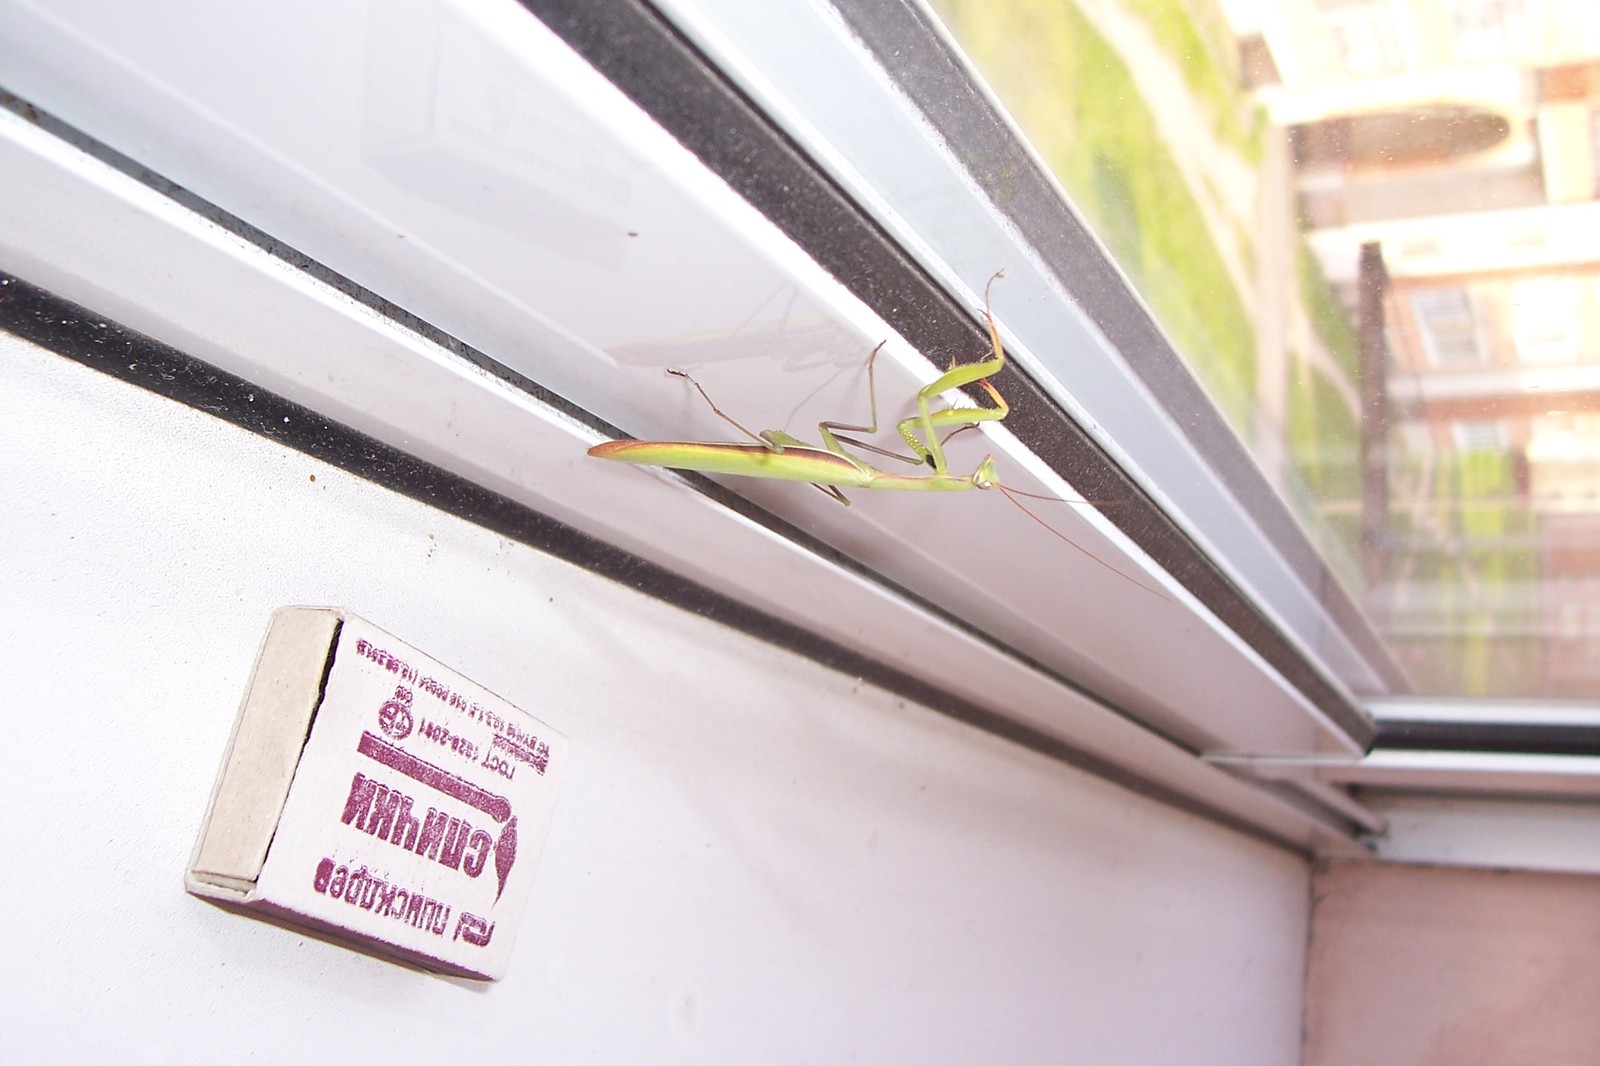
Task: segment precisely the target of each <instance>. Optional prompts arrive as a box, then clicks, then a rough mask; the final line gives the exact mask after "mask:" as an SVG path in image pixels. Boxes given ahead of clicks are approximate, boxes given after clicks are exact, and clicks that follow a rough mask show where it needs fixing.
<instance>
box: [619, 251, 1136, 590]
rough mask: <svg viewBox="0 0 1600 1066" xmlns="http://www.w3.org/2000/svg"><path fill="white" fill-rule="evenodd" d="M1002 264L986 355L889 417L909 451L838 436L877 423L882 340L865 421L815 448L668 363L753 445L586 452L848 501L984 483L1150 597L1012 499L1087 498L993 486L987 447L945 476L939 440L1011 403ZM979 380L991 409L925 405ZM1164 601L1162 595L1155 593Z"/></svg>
mask: <svg viewBox="0 0 1600 1066" xmlns="http://www.w3.org/2000/svg"><path fill="white" fill-rule="evenodd" d="M1003 273H1004V272H996V273H995V275H994V276H993V277H991V278H990V279H989V283H988V285H986V286H985V287H984V290H983V315H984V320H985V321H986V322H987V324H988V327H989V344H990V348H991V350H992V353H993V354H992V355H991V357H990V358H988V359H984V360H982V361H980V362H976V363H967V364H963V365H959V366H955V365H952V366H951V367H950V369H949V370H947V371H945V372H944V373H943V374H941V375H940V376H939V377H938V378H937V379H935V380H934V381H933V382H931V383H930V384H928V385H925V386H924V387H923V388H921V389H919V390H918V391H917V395H916V404H917V413H916V414H915V415H912V416H911V417H909V418H906V419H903V420H901V421H900V422H899V423H898V424H897V425H896V427H895V428H896V430H897V431H898V432H899V434H900V436H901V438H902V439H903V440H904V441H905V442H906V445H907V447H909V448H910V449H911V453H912V454H911V455H902V454H900V453H899V452H894V451H890V450H888V449H887V448H880V447H878V446H876V445H873V444H869V443H867V442H866V441H862V440H858V439H856V438H854V437H850V436H845V435H844V434H845V433H846V432H848V433H865V434H873V433H876V432H877V431H878V390H877V383H876V381H875V380H874V377H873V363H874V362H875V361H876V360H877V357H878V352H879V351H880V350H881V349H882V348H883V344H882V343H880V344H879V345H878V346H877V347H876V348H874V349H873V350H872V354H871V355H870V356H868V357H867V392H868V396H869V397H870V403H871V410H872V420H871V422H870V423H869V424H868V425H864V426H863V425H850V424H847V423H843V422H819V423H817V432H818V433H819V434H820V435H821V437H822V447H820V448H819V447H817V446H816V445H814V444H808V443H807V442H805V441H803V440H800V439H799V438H797V437H794V436H791V435H790V434H788V433H785V432H783V431H781V430H776V429H768V430H763V431H762V432H760V433H753V432H751V431H750V430H749V429H746V428H745V427H744V426H743V425H741V424H740V423H739V422H737V421H735V420H734V419H733V418H732V417H731V416H729V415H728V414H727V413H726V412H724V411H723V410H722V409H721V408H719V407H718V406H717V405H716V402H715V401H713V400H712V399H711V396H710V395H709V394H708V393H707V392H706V390H705V388H704V387H702V386H701V384H700V383H699V382H698V381H696V380H695V379H694V378H693V377H690V376H689V374H687V373H686V372H684V371H682V370H678V369H675V368H668V370H667V373H668V374H671V375H673V376H674V377H680V378H683V379H684V380H686V381H688V382H689V384H690V385H692V386H694V388H695V390H696V391H697V392H699V393H700V396H701V398H702V399H704V400H705V402H706V404H707V405H708V406H709V407H710V408H711V410H712V412H713V413H714V414H716V416H717V417H718V418H721V419H722V420H723V421H724V422H727V423H728V424H729V425H731V426H733V427H734V428H735V429H737V430H738V431H739V432H740V433H743V434H744V435H745V436H746V437H749V438H750V440H751V442H752V443H748V444H746V443H740V442H709V441H669V440H613V441H606V442H605V443H603V444H597V445H595V446H594V447H593V448H590V449H589V454H590V455H592V456H594V457H595V458H597V459H610V460H613V461H614V462H620V463H635V464H638V465H641V466H661V467H667V468H670V469H673V470H695V471H700V472H703V473H711V474H733V475H737V476H741V477H759V478H773V479H779V480H784V481H801V482H805V483H807V484H810V485H812V486H814V487H816V488H818V489H820V490H822V491H823V492H824V493H827V494H828V495H829V496H831V497H833V498H834V499H835V500H837V501H839V502H840V503H842V504H844V505H845V506H846V507H848V506H849V505H850V500H849V498H848V497H846V496H845V494H844V492H843V491H842V490H843V489H847V488H850V489H897V490H900V491H904V492H965V491H968V490H971V489H978V490H980V491H987V490H989V489H999V490H1000V492H1001V494H1003V495H1004V496H1005V497H1006V498H1007V499H1009V500H1010V501H1011V502H1012V503H1013V504H1014V505H1016V507H1017V508H1018V509H1019V510H1021V511H1022V512H1023V513H1024V514H1026V515H1027V516H1028V517H1029V518H1031V519H1033V520H1034V521H1035V522H1037V523H1039V524H1040V525H1041V526H1044V528H1045V529H1047V530H1049V532H1050V533H1051V534H1053V535H1054V536H1056V537H1057V538H1059V539H1060V540H1062V541H1064V542H1065V543H1067V544H1069V545H1071V547H1072V548H1074V549H1075V550H1077V551H1079V552H1082V553H1083V554H1084V555H1086V556H1088V557H1089V558H1090V559H1092V560H1094V561H1095V562H1096V563H1099V564H1100V565H1101V566H1103V567H1105V568H1106V569H1108V570H1110V571H1111V572H1112V573H1115V574H1117V575H1118V576H1120V577H1123V578H1125V579H1127V580H1128V581H1131V582H1133V583H1134V584H1135V585H1138V586H1139V587H1140V588H1142V589H1145V590H1146V591H1147V592H1150V593H1152V594H1153V595H1156V596H1161V593H1159V592H1156V591H1155V590H1154V589H1152V588H1150V587H1149V586H1147V585H1145V584H1144V583H1143V582H1141V581H1139V580H1137V579H1135V578H1133V577H1131V576H1129V575H1128V574H1125V573H1123V572H1122V571H1121V570H1118V569H1117V568H1116V567H1114V566H1112V565H1111V564H1109V563H1107V562H1106V561H1105V560H1103V559H1101V558H1099V557H1098V556H1096V555H1095V554H1094V553H1092V552H1090V551H1089V550H1087V549H1086V548H1084V547H1083V546H1082V545H1080V544H1077V543H1076V542H1074V541H1073V540H1071V539H1070V538H1068V537H1067V536H1065V535H1063V534H1062V533H1060V532H1059V531H1057V530H1056V529H1055V528H1054V527H1052V526H1051V525H1050V524H1049V523H1048V522H1045V521H1044V520H1043V519H1042V518H1040V517H1039V516H1038V515H1036V514H1034V513H1033V512H1032V511H1030V510H1029V509H1028V508H1027V507H1026V506H1025V505H1024V504H1023V503H1022V502H1021V501H1020V500H1018V499H1017V497H1019V496H1024V497H1027V498H1029V499H1041V500H1050V501H1053V502H1078V503H1089V502H1091V501H1087V500H1079V501H1063V500H1060V499H1059V498H1058V497H1054V496H1039V495H1036V494H1034V493H1030V492H1023V491H1021V490H1020V489H1013V488H1009V487H1008V486H1006V485H1003V484H1001V482H1000V480H999V478H998V477H997V476H996V474H995V463H994V456H993V455H986V456H984V457H983V459H982V461H981V462H979V463H978V465H977V468H976V469H975V470H973V472H972V473H970V474H965V475H963V474H953V473H951V472H950V465H949V462H948V461H947V460H946V458H945V453H944V445H945V442H946V441H948V440H949V439H950V437H952V436H954V435H955V434H956V433H960V432H962V431H963V430H966V429H971V428H973V427H974V426H976V425H978V424H979V423H982V422H998V421H1000V420H1001V419H1003V418H1005V417H1006V415H1007V414H1009V413H1010V411H1011V408H1010V407H1009V406H1008V405H1007V404H1006V401H1005V398H1004V397H1002V396H1001V395H1000V392H999V390H998V389H996V388H995V387H994V385H993V384H992V383H991V382H990V381H989V379H990V378H992V377H994V375H996V374H998V373H999V372H1000V371H1001V369H1003V368H1004V367H1005V365H1006V352H1005V346H1004V345H1003V344H1002V343H1001V342H1000V331H999V329H998V328H997V327H996V325H995V320H994V314H993V312H992V310H991V309H990V303H989V293H990V290H991V289H992V288H993V287H994V283H995V281H996V280H998V279H999V278H1000V277H1002V276H1003ZM974 384H975V385H977V386H978V387H979V388H981V389H982V390H983V391H984V392H985V393H986V394H987V395H988V397H989V399H990V400H991V401H992V402H993V404H994V406H993V407H944V408H940V409H937V410H936V409H934V407H933V403H934V401H935V400H937V399H938V398H939V397H940V396H941V395H942V394H944V393H946V392H948V391H949V390H951V389H958V388H962V387H964V386H967V385H974ZM945 429H950V430H951V432H950V433H948V434H946V435H945V436H944V437H942V438H941V436H940V433H941V432H942V431H943V430H945ZM846 445H849V446H850V447H852V448H856V449H859V450H861V451H868V452H873V453H875V454H877V455H883V456H886V457H888V458H890V459H895V460H898V461H900V462H903V463H909V464H911V465H914V466H919V467H927V468H931V471H932V472H931V473H918V474H897V473H891V472H889V471H886V470H880V469H878V468H877V467H875V466H873V465H872V464H871V463H868V462H867V461H866V460H864V459H861V458H859V457H858V456H855V455H852V454H850V453H849V452H848V451H846V450H845V446H846ZM1162 598H1163V599H1165V598H1166V597H1164V596H1163V597H1162Z"/></svg>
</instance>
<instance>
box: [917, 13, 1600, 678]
mask: <svg viewBox="0 0 1600 1066" xmlns="http://www.w3.org/2000/svg"><path fill="white" fill-rule="evenodd" d="M932 3H933V6H934V8H935V9H936V11H937V12H938V13H939V14H940V15H941V17H942V18H943V19H944V20H945V21H946V23H947V25H948V26H949V28H950V30H951V32H952V34H953V35H954V36H955V38H956V40H957V41H958V42H959V43H960V45H961V46H962V47H963V48H964V49H965V50H966V51H967V52H968V54H969V56H970V57H971V59H972V60H973V62H974V64H975V65H976V67H977V68H978V69H979V71H980V72H981V73H982V75H983V76H984V78H985V79H986V80H987V81H988V82H989V83H990V85H991V86H992V88H993V89H994V91H995V93H996V95H997V96H998V98H999V99H1000V100H1001V102H1002V103H1003V104H1004V106H1005V107H1006V108H1007V109H1008V110H1009V111H1010V113H1011V115H1012V116H1013V118H1014V119H1015V120H1016V121H1017V123H1018V125H1019V126H1020V127H1021V128H1022V129H1023V131H1024V132H1025V134H1026V135H1027V136H1028V137H1029V139H1030V140H1031V141H1032V143H1033V145H1034V147H1035V148H1036V149H1037V151H1038V152H1039V154H1040V156H1041V157H1042V159H1043V160H1044V162H1045V164H1046V165H1047V166H1048V167H1049V168H1050V169H1051V171H1052V172H1053V173H1054V174H1055V176H1056V177H1057V179H1058V180H1059V181H1060V182H1061V185H1062V187H1063V188H1064V189H1065V191H1066V194H1067V196H1068V197H1069V198H1070V199H1071V201H1072V202H1073V204H1074V205H1075V206H1076V207H1077V209H1078V210H1079V211H1080V212H1081V213H1082V215H1083V216H1084V217H1085V218H1086V220H1087V221H1088V222H1089V223H1090V225H1091V226H1092V227H1093V228H1094V229H1095V230H1096V232H1097V233H1098V235H1099V236H1100V238H1101V239H1102V241H1104V243H1105V244H1106V246H1107V247H1108V248H1109V249H1110V251H1111V253H1112V255H1113V256H1114V257H1115V258H1116V259H1117V261H1118V262H1119V264H1120V265H1121V266H1122V268H1123V270H1124V272H1125V273H1126V274H1127V276H1128V277H1129V279H1130V280H1131V282H1132V284H1133V285H1134V286H1135V288H1136V289H1137V290H1138V291H1139V293H1140V294H1141V296H1142V297H1143V298H1144V300H1145V301H1146V303H1147V305H1148V306H1149V307H1150V309H1151V311H1152V313H1153V314H1154V316H1155V318H1156V319H1157V320H1158V321H1159V322H1160V323H1161V325H1162V327H1163V328H1164V330H1165V331H1166V333H1167V335H1168V337H1169V338H1170V339H1171V340H1172V342H1173V345H1174V347H1175V348H1176V349H1177V350H1178V352H1179V353H1180V354H1181V355H1182V356H1183V357H1184V359H1185V360H1186V361H1187V362H1188V363H1189V365H1190V367H1191V368H1192V370H1193V371H1194V373H1195V375H1196V376H1197V377H1198V378H1199V379H1200V381H1201V382H1202V383H1203V384H1204V385H1205V386H1206V387H1207V389H1208V390H1209V392H1210V394H1211V396H1212V398H1213V400H1214V401H1215V403H1216V404H1217V406H1218V408H1219V409H1220V410H1221V411H1222V412H1223V413H1224V415H1225V417H1226V418H1227V420H1228V421H1229V422H1230V423H1231V425H1232V426H1233V428H1234V430H1235V431H1236V432H1237V433H1238V435H1239V437H1240V438H1241V440H1242V441H1244V442H1245V444H1246V445H1247V446H1248V447H1250V448H1251V449H1252V451H1253V453H1254V454H1255V455H1256V457H1257V460H1258V462H1259V463H1260V465H1261V467H1262V469H1263V471H1265V472H1266V473H1267V475H1268V476H1269V477H1270V478H1271V479H1272V480H1273V482H1274V483H1275V484H1276V485H1277V487H1278V489H1279V491H1280V493H1281V494H1282V496H1283V498H1284V499H1285V500H1286V501H1288V502H1289V503H1290V505H1291V506H1292V507H1293V508H1294V509H1295V511H1296V513H1297V514H1298V515H1299V516H1300V518H1301V520H1302V522H1303V523H1304V525H1305V527H1306V529H1307V531H1308V532H1309V533H1310V534H1311V535H1312V537H1313V539H1314V540H1315V541H1316V543H1318V544H1319V545H1320V546H1321V547H1322V549H1323V551H1324V553H1325V556H1326V559H1327V561H1328V563H1329V565H1330V567H1331V568H1332V569H1333V570H1334V572H1335V573H1336V574H1338V575H1339V576H1340V578H1341V579H1342V580H1343V581H1344V582H1345V583H1346V585H1347V587H1348V590H1349V591H1350V593H1351V594H1352V595H1353V597H1354V598H1355V599H1356V600H1357V601H1358V602H1360V603H1362V604H1363V605H1364V607H1365V610H1366V612H1367V614H1368V617H1369V619H1370V621H1371V622H1372V624H1373V625H1374V626H1375V627H1376V628H1377V630H1378V631H1379V632H1380V633H1381V634H1382V635H1383V637H1384V638H1385V639H1386V641H1387V642H1388V644H1389V646H1390V648H1391V650H1392V651H1393V653H1394V654H1395V656H1396V657H1397V659H1398V660H1399V661H1400V662H1401V663H1402V664H1403V666H1404V667H1405V669H1406V670H1407V671H1409V673H1410V676H1411V678H1412V679H1413V681H1414V682H1415V685H1416V687H1417V688H1418V689H1419V690H1421V691H1423V692H1432V693H1440V694H1451V695H1471V694H1484V695H1490V694H1492V695H1500V696H1574V697H1584V698H1590V699H1592V698H1597V697H1600V547H1596V545H1600V252H1597V251H1596V249H1600V201H1597V199H1596V190H1597V189H1600V178H1597V174H1600V166H1597V164H1596V162H1595V160H1596V159H1600V120H1597V119H1596V118H1595V116H1596V115H1597V114H1600V35H1597V33H1596V27H1597V26H1600V21H1597V19H1600V16H1597V15H1596V14H1595V12H1594V10H1592V9H1591V8H1590V6H1588V5H1572V4H1563V3H1557V2H1555V0H1443V2H1439V0H1289V2H1284V3H1265V2H1252V0H932ZM1364 291H1367V292H1376V293H1381V299H1379V300H1378V301H1377V302H1375V303H1374V302H1372V301H1370V300H1369V301H1368V305H1369V306H1370V307H1373V308H1381V311H1377V312H1375V313H1369V316H1368V320H1367V321H1366V322H1363V321H1361V318H1360V313H1359V308H1360V307H1361V306H1362V300H1361V294H1362V293H1363V292H1364ZM1364 331H1366V334H1365V335H1370V336H1373V337H1375V338H1378V342H1377V343H1376V344H1374V345H1369V346H1368V350H1369V351H1370V352H1372V353H1374V354H1373V355H1371V356H1369V357H1368V358H1367V359H1366V360H1365V361H1363V358H1362V354H1361V353H1362V350H1363V346H1362V344H1361V338H1362V337H1363V336H1364ZM1378 352H1381V353H1383V354H1382V355H1378V354H1376V353H1378ZM1373 397H1376V400H1374V399H1373ZM1179 414H1180V415H1181V412H1179Z"/></svg>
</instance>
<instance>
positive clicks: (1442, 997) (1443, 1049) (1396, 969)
mask: <svg viewBox="0 0 1600 1066" xmlns="http://www.w3.org/2000/svg"><path fill="white" fill-rule="evenodd" d="M1313 906H1314V912H1313V918H1312V926H1311V949H1310V954H1309V964H1308V965H1309V970H1308V975H1307V985H1306V1047H1305V1058H1304V1066H1372V1064H1374V1063H1381V1064H1383V1066H1434V1064H1439V1066H1445V1064H1449V1066H1489V1064H1494V1066H1500V1064H1508V1066H1509V1064H1518V1066H1521V1064H1538V1066H1566V1064H1572V1066H1578V1064H1583V1066H1592V1064H1594V1063H1600V877H1586V876H1577V875H1571V874H1548V873H1523V872H1507V871H1494V870H1472V869H1459V868H1453V867H1436V866H1396V865H1386V864H1379V863H1364V862H1337V863H1332V864H1329V865H1326V866H1324V867H1322V868H1321V869H1319V870H1318V871H1317V874H1316V876H1315V879H1314V881H1313Z"/></svg>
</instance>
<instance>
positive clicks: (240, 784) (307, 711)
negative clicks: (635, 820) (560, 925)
mask: <svg viewBox="0 0 1600 1066" xmlns="http://www.w3.org/2000/svg"><path fill="white" fill-rule="evenodd" d="M566 760H567V741H566V738H565V737H563V736H562V735H561V734H559V733H557V732H556V731H555V730H553V729H551V728H550V727H549V726H547V725H545V724H543V723H542V722H540V721H538V720H537V719H535V718H534V717H532V716H531V715H529V714H527V713H525V712H523V711H521V710H518V709H517V708H516V707H513V706H512V705H511V704H509V703H507V702H506V701H505V700H503V699H501V698H500V697H498V696H496V695H494V694H493V693H491V692H489V691H487V690H486V689H484V688H482V687H480V686H478V685H476V684H474V683H473V682H471V681H469V680H467V679H466V678H464V677H462V676H461V675H460V674H458V673H456V672H455V671H453V670H451V669H449V668H448V667H446V666H444V665H442V664H440V663H439V662H437V661H435V660H434V659H431V658H429V657H428V656H426V655H424V654H423V653H421V652H420V651H418V650H416V649H415V648H412V647H410V646H409V645H407V644H405V643H403V642H402V641H400V640H399V639H398V638H396V637H393V636H391V635H390V634H388V633H385V632H383V631H382V630H380V629H378V628H377V627H375V626H373V625H372V624H371V623H369V622H366V621H364V620H362V619H360V618H357V617H355V616H353V615H349V614H346V613H344V612H342V611H337V610H331V609H325V608H313V607H285V608H282V609H281V610H279V611H276V612H275V613H274V614H273V616H272V623H271V625H270V627H269V628H268V630H267V636H266V639H265V641H264V642H263V644H262V647H261V652H260V655H259V656H258V658H257V660H256V666H255V671H254V673H253V675H252V676H251V679H250V685H249V687H248V689H247V691H246V694H245V698H244V702H243V704H242V705H241V707H240V709H239V717H238V720H237V721H236V722H235V723H234V731H233V737H232V740H231V741H230V742H229V745H228V752H227V755H226V756H225V757H224V759H223V764H222V769H221V771H220V772H219V774H218V776H217V783H216V788H215V789H214V790H213V792H212V797H211V805H210V808H209V809H208V811H207V813H206V818H205V822H204V824H203V825H202V826H201V830H200V839H199V842H198V843H197V844H196V846H195V852H194V858H193V860H192V861H191V862H190V865H189V870H188V873H187V875H186V876H185V878H184V883H185V885H186V886H187V887H188V889H189V891H190V892H192V893H194V894H195V895H198V896H205V897H207V898H210V899H214V900H217V901H219V902H222V903H225V904H229V905H231V906H233V907H236V908H239V909H243V910H247V911H251V912H256V913H259V914H261V915H262V916H264V917H267V918H270V919H273V920H276V921H280V922H284V923H287V924H290V925H299V926H305V927H309V928H311V929H314V930H317V931H320V932H325V933H329V934H331V935H332V936H333V937H334V938H335V939H338V940H339V941H341V942H343V943H348V944H350V945H352V946H354V947H358V948H361V949H363V950H368V951H373V952H376V953H379V954H385V955H391V956H396V957H399V958H402V959H404V960H407V961H409V962H413V963H416V964H418V965H421V966H423V967H426V968H428V969H432V970H437V971H440V972H444V973H451V974H457V975H464V976H470V977H482V978H490V979H494V978H499V977H502V976H504V975H505V971H506V965H507V962H508V960H509V958H510V954H511V948H512V944H513V942H514V940H515V938H516V932H517V925H518V921H519V919H520V917H521V914H522V910H523V908H524V906H525V904H526V903H527V900H528V895H529V892H530V890H531V889H532V887H533V877H534V869H535V867H536V866H537V863H538V858H539V851H540V848H541V847H542V845H543V843H544V837H545V833H546V830H547V829H548V828H549V824H550V818H551V815H552V814H553V813H554V809H555V798H556V788H557V783H558V781H559V779H560V776H561V773H562V771H563V770H564V769H565V766H566Z"/></svg>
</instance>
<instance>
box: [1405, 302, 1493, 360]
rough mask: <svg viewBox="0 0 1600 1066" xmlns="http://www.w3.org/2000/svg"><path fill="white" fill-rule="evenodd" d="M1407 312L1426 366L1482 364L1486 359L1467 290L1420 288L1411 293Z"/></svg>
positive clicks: (1485, 352) (1484, 347)
mask: <svg viewBox="0 0 1600 1066" xmlns="http://www.w3.org/2000/svg"><path fill="white" fill-rule="evenodd" d="M1411 312H1412V314H1414V315H1415V316H1416V319H1417V328H1418V330H1419V331H1420V332H1421V335H1422V347H1423V350H1424V351H1425V352H1426V353H1427V355H1428V363H1429V365H1430V366H1437V367H1458V366H1482V365H1483V363H1484V362H1485V361H1486V360H1485V356H1486V354H1487V347H1486V346H1485V345H1484V343H1483V338H1482V334H1481V331H1480V330H1479V329H1478V318H1477V315H1475V314H1474V313H1473V309H1472V295H1471V294H1470V293H1468V292H1467V290H1465V289H1462V288H1454V287H1452V288H1436V289H1420V290H1418V291H1416V292H1414V293H1412V294H1411Z"/></svg>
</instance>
